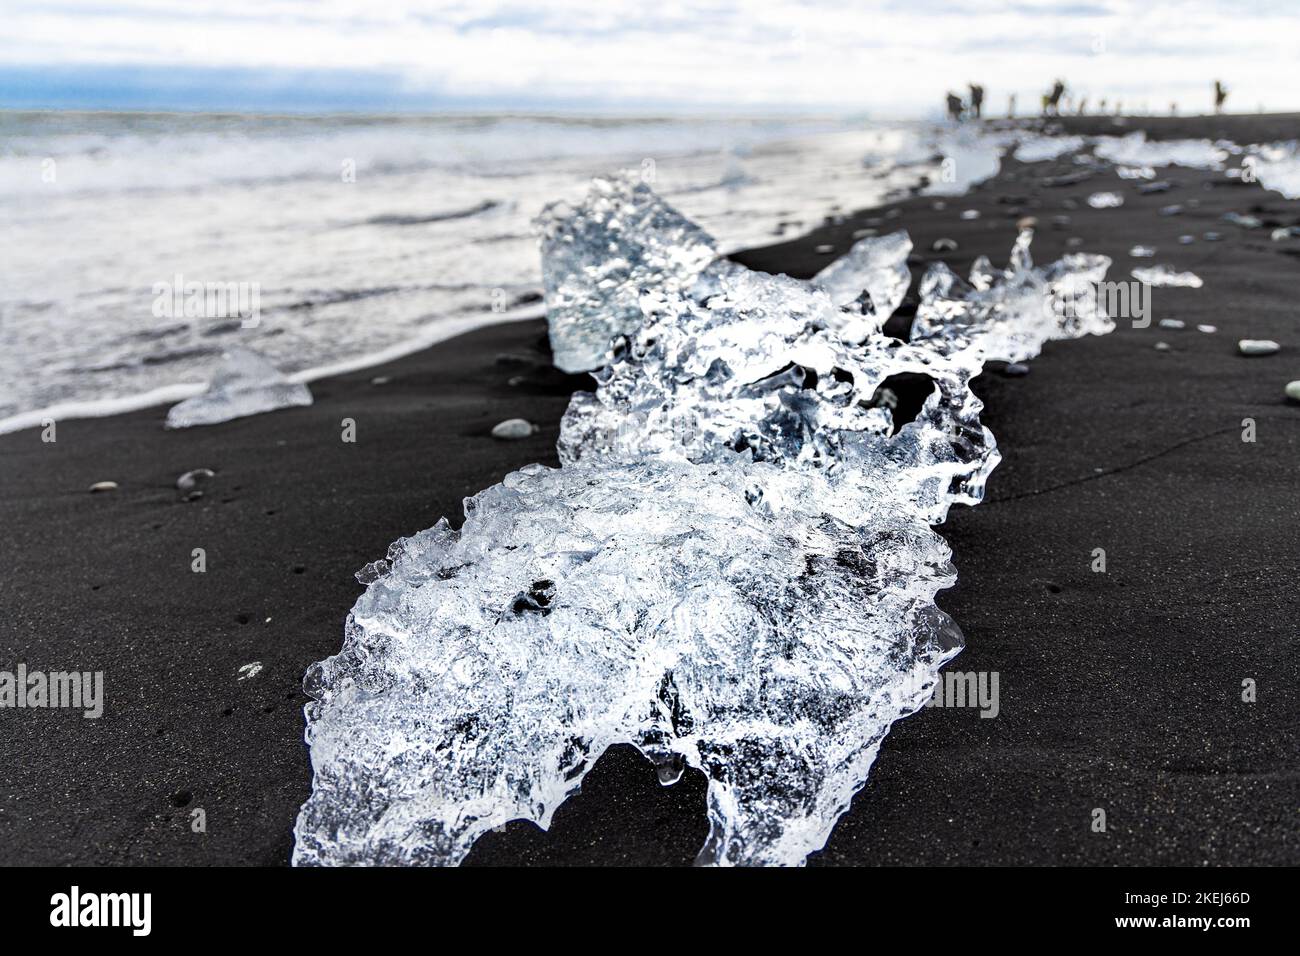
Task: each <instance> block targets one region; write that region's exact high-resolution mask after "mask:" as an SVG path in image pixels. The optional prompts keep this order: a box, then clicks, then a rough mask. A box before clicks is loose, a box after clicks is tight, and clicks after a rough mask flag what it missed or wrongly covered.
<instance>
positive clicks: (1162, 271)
mask: <svg viewBox="0 0 1300 956" xmlns="http://www.w3.org/2000/svg"><path fill="white" fill-rule="evenodd" d="M1132 274H1133V278H1134V279H1137V280H1138V281H1139V282H1145V283H1146V284H1147V285H1150V286H1184V287H1186V288H1189V289H1199V288H1200V287H1201V286H1202V285H1204V284H1205V283H1203V282H1202V281H1201V277H1200V276H1198V275H1197V274H1196V273H1195V272H1179V271H1178V270H1176V269H1173V268H1171V267H1170V266H1166V265H1158V266H1139V267H1138V268H1136V269H1134V270H1133V273H1132Z"/></svg>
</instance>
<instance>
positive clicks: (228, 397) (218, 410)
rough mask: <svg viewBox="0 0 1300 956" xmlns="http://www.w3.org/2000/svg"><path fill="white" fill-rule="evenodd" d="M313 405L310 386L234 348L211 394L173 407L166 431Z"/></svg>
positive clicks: (209, 390)
mask: <svg viewBox="0 0 1300 956" xmlns="http://www.w3.org/2000/svg"><path fill="white" fill-rule="evenodd" d="M311 402H312V397H311V390H310V389H308V388H307V386H306V385H303V384H302V383H300V382H293V381H290V380H289V378H287V377H286V376H285V375H284V374H282V373H281V372H280V370H279V369H277V368H276V367H275V366H274V365H272V364H271V363H270V362H269V361H267V360H266V359H265V358H263V357H262V356H261V355H259V354H257V353H256V352H254V351H253V350H252V349H246V348H232V349H228V350H227V351H226V352H225V353H224V355H223V356H222V361H221V364H220V365H219V366H218V367H217V370H216V373H215V374H214V375H213V376H212V380H211V381H210V382H209V383H208V388H207V391H205V392H201V393H200V394H198V395H195V396H194V397H193V398H187V399H186V400H185V401H183V402H181V403H179V404H177V405H173V406H172V407H171V409H170V410H169V411H168V412H167V422H166V427H167V428H189V427H190V426H192V425H215V424H218V423H219V422H228V421H230V420H231V419H234V418H243V417H244V416H245V415H257V414H259V413H261V412H270V411H274V410H275V409H277V408H288V407H291V406H294V405H310V404H311Z"/></svg>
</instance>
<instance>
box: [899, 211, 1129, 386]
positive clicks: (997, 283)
mask: <svg viewBox="0 0 1300 956" xmlns="http://www.w3.org/2000/svg"><path fill="white" fill-rule="evenodd" d="M1032 240H1033V232H1032V230H1028V229H1026V230H1022V231H1021V233H1020V235H1019V236H1018V237H1017V239H1016V243H1015V246H1014V248H1013V249H1012V253H1011V265H1010V266H1009V267H1008V268H1007V269H1005V270H1003V271H1002V272H1001V273H995V272H994V271H993V270H992V267H991V266H990V265H989V263H988V260H987V259H983V258H981V259H980V260H978V261H977V262H976V263H975V267H974V268H973V269H972V274H971V282H970V283H965V282H963V281H962V280H961V279H960V278H959V277H958V276H956V275H955V274H954V273H953V272H952V270H951V269H949V268H948V267H947V266H946V265H945V264H943V263H941V262H940V263H935V264H934V265H932V266H931V267H930V268H929V269H928V270H927V271H926V274H925V275H924V276H923V277H922V279H921V302H920V305H919V306H918V307H917V311H916V318H915V319H914V320H913V322H912V335H911V340H912V342H913V343H915V344H916V345H920V346H926V347H929V348H933V349H935V350H936V351H939V352H940V353H942V354H945V355H952V354H955V353H956V352H959V351H962V350H972V351H974V352H976V353H977V354H979V355H981V356H982V357H983V359H984V360H985V361H1001V362H1024V361H1026V360H1028V359H1031V358H1033V357H1034V356H1036V355H1037V354H1038V353H1039V352H1040V351H1041V350H1042V347H1043V343H1045V342H1048V341H1050V340H1053V339H1074V338H1081V337H1082V336H1085V335H1104V334H1105V333H1107V332H1109V331H1111V330H1112V329H1113V328H1114V327H1115V325H1114V323H1113V322H1112V321H1111V319H1110V318H1109V317H1108V316H1107V315H1106V313H1105V310H1104V309H1103V308H1102V305H1101V303H1100V302H1099V300H1098V295H1097V286H1098V284H1099V283H1100V282H1102V281H1103V280H1104V279H1105V278H1106V270H1107V269H1108V268H1110V259H1108V258H1107V257H1106V256H1100V255H1093V254H1089V253H1071V254H1070V255H1067V256H1065V257H1064V258H1062V259H1059V260H1057V261H1056V262H1053V263H1052V264H1051V265H1048V266H1046V267H1044V268H1041V269H1038V268H1035V267H1034V265H1033V261H1032V259H1031V258H1030V254H1029V245H1030V243H1031V242H1032Z"/></svg>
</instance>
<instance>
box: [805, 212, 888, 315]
mask: <svg viewBox="0 0 1300 956" xmlns="http://www.w3.org/2000/svg"><path fill="white" fill-rule="evenodd" d="M911 252H912V238H911V237H910V236H909V235H908V234H907V232H906V231H905V230H899V231H898V232H891V233H890V234H889V235H887V236H868V237H867V238H865V239H859V240H858V241H857V242H855V243H854V244H853V246H852V248H850V249H849V251H848V252H847V253H845V254H844V255H843V256H841V257H840V258H839V259H836V260H835V261H834V262H832V263H831V264H830V265H828V266H827V267H826V268H825V269H823V270H822V271H821V272H819V273H817V274H816V275H815V276H813V278H812V285H813V286H814V287H815V288H818V289H822V290H824V291H825V292H826V294H827V295H829V296H830V297H831V301H832V302H834V303H835V304H836V305H848V304H849V303H851V302H853V301H854V300H855V299H857V298H858V296H859V295H861V294H862V292H863V291H866V292H868V293H869V294H870V296H871V303H872V306H873V307H874V310H875V313H876V314H877V315H879V316H880V317H881V319H882V321H883V320H884V319H887V318H889V316H891V315H893V314H894V310H895V309H897V308H898V306H899V304H900V303H901V302H902V301H903V296H905V295H907V287H908V285H910V284H911V281H912V273H911V272H910V270H909V269H908V268H907V257H908V255H910V254H911Z"/></svg>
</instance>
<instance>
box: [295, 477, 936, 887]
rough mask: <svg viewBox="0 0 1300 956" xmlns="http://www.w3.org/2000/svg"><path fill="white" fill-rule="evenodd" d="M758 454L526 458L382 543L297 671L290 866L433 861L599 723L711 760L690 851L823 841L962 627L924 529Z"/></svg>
mask: <svg viewBox="0 0 1300 956" xmlns="http://www.w3.org/2000/svg"><path fill="white" fill-rule="evenodd" d="M843 501H844V499H843V498H842V497H841V496H838V495H833V494H830V493H829V489H828V488H827V486H826V480H825V478H824V476H822V475H819V474H817V473H815V472H803V471H798V470H787V469H782V468H780V467H777V466H775V465H771V464H764V463H740V462H737V463H735V464H734V465H733V466H731V467H712V468H701V467H696V466H694V465H690V464H688V463H685V462H673V461H658V460H643V461H638V462H633V463H622V462H620V463H616V464H614V465H606V464H601V465H595V466H585V465H584V466H577V467H565V468H563V469H559V470H552V469H547V468H544V467H542V466H530V467H529V468H526V469H524V470H522V471H519V472H515V473H513V474H511V475H509V476H507V477H506V479H505V480H504V481H503V482H502V483H501V484H499V485H495V486H493V487H492V488H489V489H487V490H486V491H484V492H481V493H480V494H478V495H476V496H475V497H474V498H472V499H469V500H468V501H467V502H466V520H465V524H464V527H463V528H462V529H461V530H460V531H459V532H457V531H453V530H451V529H450V528H449V527H448V526H447V524H446V522H441V523H439V524H438V525H437V526H435V527H434V528H431V529H429V530H428V531H424V532H421V533H419V534H417V535H415V536H413V537H411V538H407V539H404V540H403V541H400V542H398V543H397V544H396V545H394V547H393V548H392V549H391V550H390V554H389V561H388V563H387V570H386V572H384V573H382V574H381V576H379V577H377V578H375V579H374V580H373V581H372V583H371V584H370V585H369V587H368V588H367V590H366V592H365V593H364V594H363V595H362V596H361V598H360V599H359V600H358V601H357V604H356V606H355V607H354V608H353V610H352V613H351V614H350V615H349V617H348V622H347V628H346V639H345V643H344V647H343V650H342V651H341V652H340V653H339V654H338V655H337V656H335V657H332V658H329V659H328V660H326V661H324V662H322V663H321V664H319V665H317V666H316V667H315V668H314V669H313V671H312V673H311V674H310V678H309V689H310V691H311V693H312V695H313V697H315V698H316V700H314V701H313V702H312V703H310V704H309V705H308V708H307V718H308V729H307V740H308V742H309V744H310V745H311V755H312V765H313V769H314V771H315V777H314V786H313V792H312V795H311V798H310V799H309V800H308V801H307V803H306V804H305V805H304V806H303V808H302V811H301V813H300V815H299V817H298V821H297V825H296V827H295V835H296V838H297V839H296V844H295V849H294V862H295V863H297V864H300V865H302V864H355V863H367V864H454V863H457V862H459V861H460V860H461V859H462V858H463V857H464V856H465V854H466V853H467V852H468V851H469V849H470V847H471V846H472V845H473V842H474V840H475V839H476V838H477V837H478V836H480V835H481V834H482V833H484V832H486V831H487V830H488V829H490V828H492V827H494V826H498V825H500V824H503V823H505V822H507V821H509V820H515V819H525V820H531V821H533V822H535V823H537V824H538V825H540V826H543V827H545V826H547V825H548V824H549V823H550V820H551V817H552V814H553V813H554V812H555V809H556V807H557V806H558V805H559V804H560V803H561V802H562V801H563V800H564V799H565V798H566V797H567V796H568V795H569V794H570V793H572V792H573V791H575V790H576V789H578V787H579V785H580V784H581V781H582V779H583V776H584V775H585V774H586V773H587V771H588V770H589V769H590V768H591V766H592V765H593V764H594V763H595V761H596V759H597V758H598V757H599V756H600V754H601V753H602V752H603V751H604V750H605V749H606V748H607V747H609V746H610V745H611V744H614V743H632V744H634V745H635V746H637V747H638V748H640V749H641V751H642V752H643V753H645V754H646V755H647V757H649V758H650V759H651V761H652V762H653V763H654V764H655V765H656V766H657V767H659V768H661V777H665V776H666V778H667V779H669V780H671V779H673V775H674V772H675V771H676V770H679V769H680V764H682V763H684V764H685V765H686V766H689V767H693V768H696V769H698V770H701V771H703V773H704V774H705V776H706V778H707V779H708V815H709V822H710V833H709V837H708V840H707V842H706V844H705V846H704V848H703V850H702V851H701V854H700V862H702V863H709V864H766V865H797V864H799V863H802V862H803V860H804V858H805V857H806V856H807V855H808V854H809V853H810V852H812V851H814V850H817V849H819V848H821V847H822V846H823V845H824V844H825V841H826V839H827V837H828V836H829V834H830V831H831V828H832V827H833V826H834V823H835V821H836V820H837V819H838V818H839V816H840V815H841V814H842V813H843V812H844V811H845V810H846V809H847V808H848V805H849V801H850V799H851V797H852V795H853V793H854V792H855V791H856V790H857V789H859V788H860V787H861V786H862V783H863V782H864V781H865V779H866V776H867V773H868V771H869V769H870V766H871V764H872V761H873V760H874V759H875V755H876V752H877V750H878V748H879V746H880V742H881V740H882V739H883V737H884V736H885V734H886V732H887V731H888V729H889V727H890V725H891V724H892V723H893V721H895V720H897V719H898V718H899V717H902V716H904V715H906V714H908V713H911V712H912V711H914V710H916V709H918V708H920V707H921V706H923V705H924V704H925V702H926V701H927V700H928V699H929V698H930V696H931V694H932V692H933V687H934V682H935V674H936V673H937V670H938V668H939V667H940V666H941V665H942V664H943V663H944V662H945V661H947V660H948V659H950V658H951V657H952V656H953V655H955V654H956V652H957V650H958V648H959V646H960V643H961V635H960V632H959V631H958V630H957V628H956V626H955V625H954V624H953V622H952V621H951V619H949V618H948V617H947V616H946V615H944V614H943V612H941V611H939V610H938V608H937V607H935V605H934V596H935V594H936V592H937V591H938V590H939V589H941V588H945V587H948V586H951V584H952V583H953V582H954V579H955V575H954V572H953V570H952V566H951V563H950V552H949V549H948V547H947V545H946V544H945V543H944V542H943V540H942V539H941V538H939V537H938V535H936V534H935V533H934V532H933V531H932V530H931V529H930V528H929V527H928V526H927V525H926V524H925V523H924V522H923V521H921V520H918V518H917V517H916V516H915V515H914V514H911V513H910V512H908V511H907V510H906V509H899V508H890V507H880V508H878V509H876V510H874V511H867V510H864V509H862V508H861V507H853V508H850V509H848V510H849V511H850V512H851V514H852V518H853V520H854V521H857V520H860V517H861V515H862V514H869V520H868V522H867V524H865V525H862V526H856V525H854V524H853V523H851V522H850V521H849V520H846V518H848V517H849V514H848V513H845V512H842V511H841V510H840V508H839V506H840V504H842V503H843Z"/></svg>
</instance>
